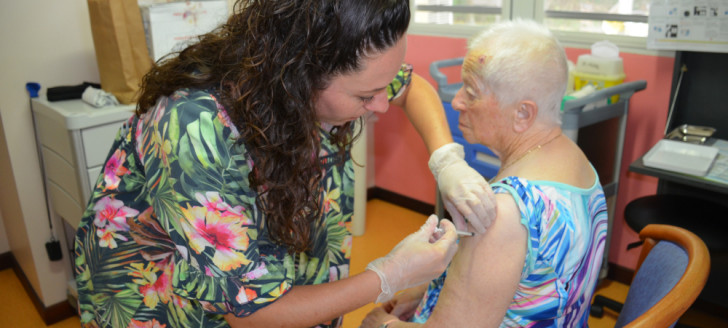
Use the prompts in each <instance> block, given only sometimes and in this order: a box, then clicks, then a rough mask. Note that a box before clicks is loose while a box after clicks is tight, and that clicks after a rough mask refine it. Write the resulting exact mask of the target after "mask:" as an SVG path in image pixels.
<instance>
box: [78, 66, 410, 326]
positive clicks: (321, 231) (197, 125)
mask: <svg viewBox="0 0 728 328" xmlns="http://www.w3.org/2000/svg"><path fill="white" fill-rule="evenodd" d="M410 72H411V67H408V66H403V70H402V71H401V72H400V74H399V75H398V76H397V78H396V79H395V81H394V82H393V83H392V84H391V85H390V88H388V91H389V96H390V99H393V98H394V97H396V96H397V95H399V94H401V91H402V90H403V89H404V88H405V87H406V86H407V85H408V84H409V81H410V74H409V73H410ZM238 136H239V134H238V131H237V129H236V128H235V126H234V125H232V124H231V122H230V120H229V118H228V116H227V113H226V111H225V109H224V108H223V107H222V105H221V104H220V103H219V102H218V100H217V99H216V96H215V94H214V93H211V92H208V91H202V90H187V89H183V90H179V91H177V92H175V93H174V94H172V95H171V96H170V97H167V98H162V99H161V101H160V102H159V103H158V104H157V105H156V106H155V107H154V108H152V109H151V110H149V111H148V112H147V113H145V114H143V115H141V117H136V116H133V117H132V118H130V119H129V121H128V122H126V123H125V124H124V125H123V126H122V127H121V129H120V131H119V133H118V135H117V137H116V139H115V141H114V143H113V146H112V148H111V151H110V153H109V155H108V157H107V160H106V164H105V167H104V170H103V172H102V173H101V175H100V176H99V178H98V180H97V182H96V188H95V190H94V191H93V193H92V195H91V199H90V201H89V205H88V207H87V209H86V211H85V213H84V217H83V219H82V221H81V224H80V226H79V229H78V231H77V233H76V241H75V253H76V254H75V255H76V262H75V263H76V268H75V272H76V282H77V285H78V294H79V299H78V303H79V312H80V317H81V323H82V324H83V325H84V326H87V327H96V326H101V327H115V328H118V327H227V326H228V324H227V323H226V321H225V320H224V318H223V317H222V315H223V314H225V313H233V314H235V315H236V316H248V315H250V314H252V313H254V312H255V311H257V310H259V309H261V308H262V307H264V306H266V305H269V304H271V303H272V302H274V301H275V300H276V299H278V298H279V297H281V296H282V295H283V294H284V293H285V292H287V291H288V290H289V289H290V288H291V287H292V286H294V285H312V284H320V283H325V282H330V281H335V280H339V279H343V278H346V277H348V275H349V257H350V255H351V241H352V239H351V233H350V231H349V229H350V227H349V226H350V223H351V215H352V213H353V202H354V198H353V194H354V192H353V190H354V189H353V176H354V174H353V169H352V165H351V160H350V158H349V157H348V155H347V156H346V158H343V159H342V158H341V157H340V156H339V155H338V153H337V150H338V148H337V147H335V146H333V145H332V144H331V143H330V141H329V137H330V136H329V133H328V132H327V131H326V130H324V129H320V131H319V136H320V138H321V151H320V154H319V159H320V161H321V163H322V167H323V168H324V170H325V176H324V178H323V180H322V181H321V185H320V186H319V192H320V202H321V208H322V212H323V214H322V216H321V218H320V219H319V220H318V221H317V222H315V223H314V224H315V228H314V230H313V232H312V245H313V246H312V251H310V252H309V253H305V254H304V253H298V254H289V253H288V252H287V250H286V248H285V247H283V246H280V245H276V244H274V243H273V242H271V241H270V239H269V236H268V234H267V232H266V231H265V230H262V229H261V228H260V227H261V226H262V225H261V224H260V223H261V221H262V220H263V218H262V214H261V213H260V212H259V211H258V209H257V208H256V204H255V197H256V196H257V194H256V192H255V191H254V190H252V189H251V187H250V185H249V183H248V178H247V177H248V173H250V171H251V169H252V167H253V163H252V161H251V158H250V156H249V154H248V153H247V151H246V149H245V146H244V145H242V144H240V143H239V142H236V141H237V138H238ZM347 154H348V153H347ZM340 325H341V318H339V319H337V320H334V321H331V322H326V323H322V324H321V325H319V326H318V327H338V326H340Z"/></svg>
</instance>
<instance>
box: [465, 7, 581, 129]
mask: <svg viewBox="0 0 728 328" xmlns="http://www.w3.org/2000/svg"><path fill="white" fill-rule="evenodd" d="M468 54H469V55H474V56H479V59H478V60H474V61H468V62H467V63H466V64H464V65H463V75H466V74H470V75H473V76H474V77H476V78H477V81H478V82H479V83H482V88H483V89H484V90H481V91H483V92H490V93H492V94H494V95H495V97H496V99H497V100H498V102H499V104H500V105H501V106H505V105H509V104H515V103H517V102H519V101H523V100H531V101H534V102H535V103H536V104H538V107H539V117H540V118H543V119H547V120H551V121H553V122H555V123H557V124H561V101H562V99H563V97H564V93H565V92H566V84H567V81H568V74H569V69H568V65H567V61H566V53H565V52H564V48H563V47H562V46H561V44H560V43H559V42H558V40H557V39H556V37H554V35H553V34H552V33H551V31H549V29H548V28H546V27H545V26H543V25H542V24H539V23H536V22H534V21H531V20H523V19H515V20H511V21H505V22H500V23H495V24H493V25H491V26H490V28H489V29H487V30H485V31H483V32H482V33H480V34H479V35H478V36H476V37H475V38H474V39H473V40H471V42H470V45H469V47H468Z"/></svg>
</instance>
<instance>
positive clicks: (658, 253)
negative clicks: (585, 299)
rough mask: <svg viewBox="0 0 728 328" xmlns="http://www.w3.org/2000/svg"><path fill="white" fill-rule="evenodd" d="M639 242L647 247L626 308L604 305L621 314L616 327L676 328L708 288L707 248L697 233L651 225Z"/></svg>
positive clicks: (631, 286)
mask: <svg viewBox="0 0 728 328" xmlns="http://www.w3.org/2000/svg"><path fill="white" fill-rule="evenodd" d="M640 239H642V240H643V241H644V244H643V245H642V251H641V253H640V257H639V260H638V262H637V269H636V271H635V276H634V278H633V280H632V283H631V285H630V288H629V292H628V293H627V299H626V300H625V302H624V305H623V306H621V309H619V306H617V307H616V308H614V307H613V306H612V305H613V304H614V303H616V302H614V301H611V302H609V301H608V302H606V303H603V304H604V306H607V307H610V308H613V310H615V311H619V317H618V318H617V323H616V324H615V327H631V328H637V327H649V328H656V327H673V326H675V324H676V323H677V321H678V319H680V316H682V315H683V314H684V313H685V311H687V310H688V308H690V306H691V305H692V304H693V302H695V300H696V299H697V298H698V295H699V294H700V292H701V291H702V290H703V287H704V286H705V282H706V281H707V279H708V274H709V272H710V254H709V253H708V248H707V247H706V246H705V243H704V242H703V241H702V240H701V239H700V238H699V237H698V236H697V235H695V234H694V233H692V232H690V231H688V230H685V229H683V228H679V227H676V226H671V225H662V224H650V225H648V226H646V227H645V228H644V229H642V231H640ZM597 297H600V296H597ZM602 298H603V297H602ZM597 303H602V302H598V301H597V300H595V305H596V304H597ZM609 303H612V304H611V305H610V304H609ZM617 304H618V303H617Z"/></svg>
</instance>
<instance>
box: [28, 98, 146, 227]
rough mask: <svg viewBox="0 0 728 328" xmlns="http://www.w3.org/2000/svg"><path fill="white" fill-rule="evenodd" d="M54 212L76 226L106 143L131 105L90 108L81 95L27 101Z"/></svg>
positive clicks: (104, 151)
mask: <svg viewBox="0 0 728 328" xmlns="http://www.w3.org/2000/svg"><path fill="white" fill-rule="evenodd" d="M31 107H32V110H33V116H34V119H35V122H36V134H37V137H38V141H39V143H40V147H41V151H42V156H43V165H44V168H45V174H46V186H47V189H48V195H49V198H50V199H49V200H50V204H51V207H52V210H53V212H55V213H56V214H58V215H59V216H60V217H61V218H63V219H64V220H65V221H66V222H68V224H69V225H70V226H71V227H73V228H74V229H75V228H77V227H78V224H79V222H80V221H81V216H82V214H83V211H84V210H85V208H86V205H87V203H88V200H89V197H90V195H91V190H92V189H93V185H94V184H95V183H96V179H97V178H98V176H99V173H100V172H101V170H102V168H103V164H104V160H105V159H106V156H107V155H108V153H109V149H111V143H112V142H113V140H114V137H115V136H116V133H117V132H118V131H119V127H120V126H121V125H122V123H123V122H125V121H126V120H128V119H129V117H131V116H132V115H133V112H134V108H135V106H134V105H122V106H114V107H103V108H95V107H93V106H91V105H88V104H86V103H85V102H83V101H81V100H64V101H55V102H49V101H47V100H46V99H45V97H41V98H34V99H33V100H32V102H31Z"/></svg>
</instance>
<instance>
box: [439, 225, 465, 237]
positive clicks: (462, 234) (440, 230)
mask: <svg viewBox="0 0 728 328" xmlns="http://www.w3.org/2000/svg"><path fill="white" fill-rule="evenodd" d="M435 232H442V229H440V227H436V228H435ZM455 232H456V233H457V234H458V236H463V237H472V236H475V233H474V232H470V231H463V230H455Z"/></svg>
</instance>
